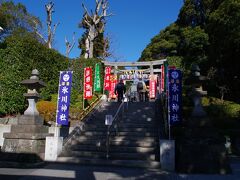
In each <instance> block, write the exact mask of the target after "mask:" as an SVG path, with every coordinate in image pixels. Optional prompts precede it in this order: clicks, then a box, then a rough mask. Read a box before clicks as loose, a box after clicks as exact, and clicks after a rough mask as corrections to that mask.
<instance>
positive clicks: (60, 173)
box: [0, 163, 240, 180]
mask: <svg viewBox="0 0 240 180" xmlns="http://www.w3.org/2000/svg"><path fill="white" fill-rule="evenodd" d="M232 167H233V174H231V175H184V174H175V173H167V172H163V171H155V170H147V169H141V168H121V167H103V166H87V165H73V164H55V163H50V164H47V165H46V166H45V167H42V168H36V169H35V168H33V169H20V168H19V169H16V168H0V179H1V180H4V179H6V180H9V179H19V180H25V179H35V180H38V179H39V180H40V179H41V180H42V179H43V180H45V179H50V180H59V179H81V180H113V179H124V180H126V179H128V180H143V179H149V180H154V179H161V180H240V163H232Z"/></svg>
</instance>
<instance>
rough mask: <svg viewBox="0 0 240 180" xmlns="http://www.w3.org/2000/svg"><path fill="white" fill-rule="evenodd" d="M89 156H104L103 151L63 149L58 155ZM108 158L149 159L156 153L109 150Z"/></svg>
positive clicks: (152, 159)
mask: <svg viewBox="0 0 240 180" xmlns="http://www.w3.org/2000/svg"><path fill="white" fill-rule="evenodd" d="M66 156H67V157H91V158H97V159H104V158H106V152H104V151H63V152H62V153H61V154H60V156H59V157H66ZM109 156H110V159H114V160H116V159H118V160H129V159H130V160H151V161H154V160H155V159H156V155H155V154H152V153H121V152H109Z"/></svg>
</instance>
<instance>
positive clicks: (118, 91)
mask: <svg viewBox="0 0 240 180" xmlns="http://www.w3.org/2000/svg"><path fill="white" fill-rule="evenodd" d="M114 93H115V94H117V96H118V102H121V101H122V100H123V94H125V93H126V86H125V85H124V83H123V80H122V79H120V81H119V83H118V84H117V85H116V87H115V90H114Z"/></svg>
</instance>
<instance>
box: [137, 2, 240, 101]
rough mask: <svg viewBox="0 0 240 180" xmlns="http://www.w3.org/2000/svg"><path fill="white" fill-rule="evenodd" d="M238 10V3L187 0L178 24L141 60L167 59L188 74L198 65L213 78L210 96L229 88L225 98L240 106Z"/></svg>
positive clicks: (157, 39)
mask: <svg viewBox="0 0 240 180" xmlns="http://www.w3.org/2000/svg"><path fill="white" fill-rule="evenodd" d="M239 9H240V1H239V0H185V1H184V5H183V7H182V8H181V10H180V12H179V15H178V19H177V20H176V22H175V23H172V24H170V25H169V26H168V27H166V28H165V29H164V30H162V31H161V32H160V33H159V34H158V35H156V36H155V37H153V38H152V40H151V42H150V43H149V44H148V45H147V47H146V48H145V49H144V50H143V52H142V55H141V57H140V59H139V60H140V61H151V60H157V59H161V58H167V59H168V61H169V62H170V63H169V64H174V65H175V64H177V67H181V68H182V69H183V70H184V71H185V72H184V73H185V74H188V73H187V71H189V70H190V67H191V65H192V64H199V66H200V68H201V74H203V75H207V76H208V77H209V78H210V82H209V83H208V87H209V94H213V95H214V94H215V95H218V94H219V88H218V87H226V88H227V89H228V92H227V93H226V96H224V97H226V98H227V99H229V100H233V101H236V102H240V91H239V87H240V80H239V79H240V78H239V77H240V71H239V69H240V63H239V59H238V57H240V50H239V49H240V33H239V32H240V23H239V22H240V11H239ZM173 59H174V60H173ZM173 61H174V62H173ZM213 70H214V71H213ZM233 82H234V83H233Z"/></svg>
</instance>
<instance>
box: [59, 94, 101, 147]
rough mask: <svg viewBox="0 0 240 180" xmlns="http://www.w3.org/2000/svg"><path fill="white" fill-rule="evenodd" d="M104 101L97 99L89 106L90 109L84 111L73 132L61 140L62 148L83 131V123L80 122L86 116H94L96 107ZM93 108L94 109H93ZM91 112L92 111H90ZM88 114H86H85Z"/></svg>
mask: <svg viewBox="0 0 240 180" xmlns="http://www.w3.org/2000/svg"><path fill="white" fill-rule="evenodd" d="M102 103H104V101H102V100H101V98H97V99H96V100H95V101H94V102H93V103H92V104H91V105H90V108H89V109H87V110H85V111H84V112H85V113H83V114H82V115H83V116H82V117H81V119H80V123H78V124H76V125H75V127H74V129H73V131H72V132H71V133H70V134H69V135H68V136H67V137H66V138H64V140H63V146H65V145H66V144H67V143H68V142H69V141H70V140H71V139H72V137H74V136H75V135H77V134H80V132H81V131H82V130H83V129H84V126H85V122H82V120H83V119H84V118H85V117H86V116H87V115H88V114H92V115H93V114H94V113H95V112H96V111H97V109H98V108H96V107H97V106H100V105H101V104H102ZM94 108H95V109H94ZM92 110H93V111H92ZM86 112H88V113H86Z"/></svg>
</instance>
